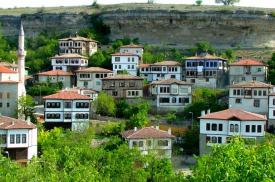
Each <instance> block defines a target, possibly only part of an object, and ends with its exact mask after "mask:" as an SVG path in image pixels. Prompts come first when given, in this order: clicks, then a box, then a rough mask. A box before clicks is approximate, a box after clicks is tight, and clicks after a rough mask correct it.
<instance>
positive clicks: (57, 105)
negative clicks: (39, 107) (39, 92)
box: [47, 102, 60, 108]
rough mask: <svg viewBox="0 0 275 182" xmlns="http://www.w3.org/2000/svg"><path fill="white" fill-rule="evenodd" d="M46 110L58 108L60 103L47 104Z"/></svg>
mask: <svg viewBox="0 0 275 182" xmlns="http://www.w3.org/2000/svg"><path fill="white" fill-rule="evenodd" d="M47 108H60V102H47Z"/></svg>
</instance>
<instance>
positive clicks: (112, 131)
mask: <svg viewBox="0 0 275 182" xmlns="http://www.w3.org/2000/svg"><path fill="white" fill-rule="evenodd" d="M124 130H125V124H124V123H123V122H108V123H107V124H104V126H103V127H102V129H101V135H103V136H112V135H117V136H119V135H120V134H121V132H122V131H124Z"/></svg>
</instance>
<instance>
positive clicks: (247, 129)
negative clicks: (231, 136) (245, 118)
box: [245, 125, 250, 133]
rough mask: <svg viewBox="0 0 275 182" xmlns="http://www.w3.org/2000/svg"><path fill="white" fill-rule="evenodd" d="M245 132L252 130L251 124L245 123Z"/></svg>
mask: <svg viewBox="0 0 275 182" xmlns="http://www.w3.org/2000/svg"><path fill="white" fill-rule="evenodd" d="M245 132H247V133H249V132H250V125H245Z"/></svg>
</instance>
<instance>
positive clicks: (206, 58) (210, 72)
mask: <svg viewBox="0 0 275 182" xmlns="http://www.w3.org/2000/svg"><path fill="white" fill-rule="evenodd" d="M227 76H228V75H227V60H226V59H223V58H221V57H217V56H214V55H210V54H202V55H200V56H194V57H188V58H186V59H185V67H184V74H183V77H184V80H186V81H187V82H191V83H194V86H195V87H208V88H224V87H225V86H227V85H228V83H227V82H228V79H227Z"/></svg>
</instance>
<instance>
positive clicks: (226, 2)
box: [216, 0, 240, 6]
mask: <svg viewBox="0 0 275 182" xmlns="http://www.w3.org/2000/svg"><path fill="white" fill-rule="evenodd" d="M216 2H217V3H223V5H225V6H229V5H234V4H235V3H238V2H240V0H216Z"/></svg>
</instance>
